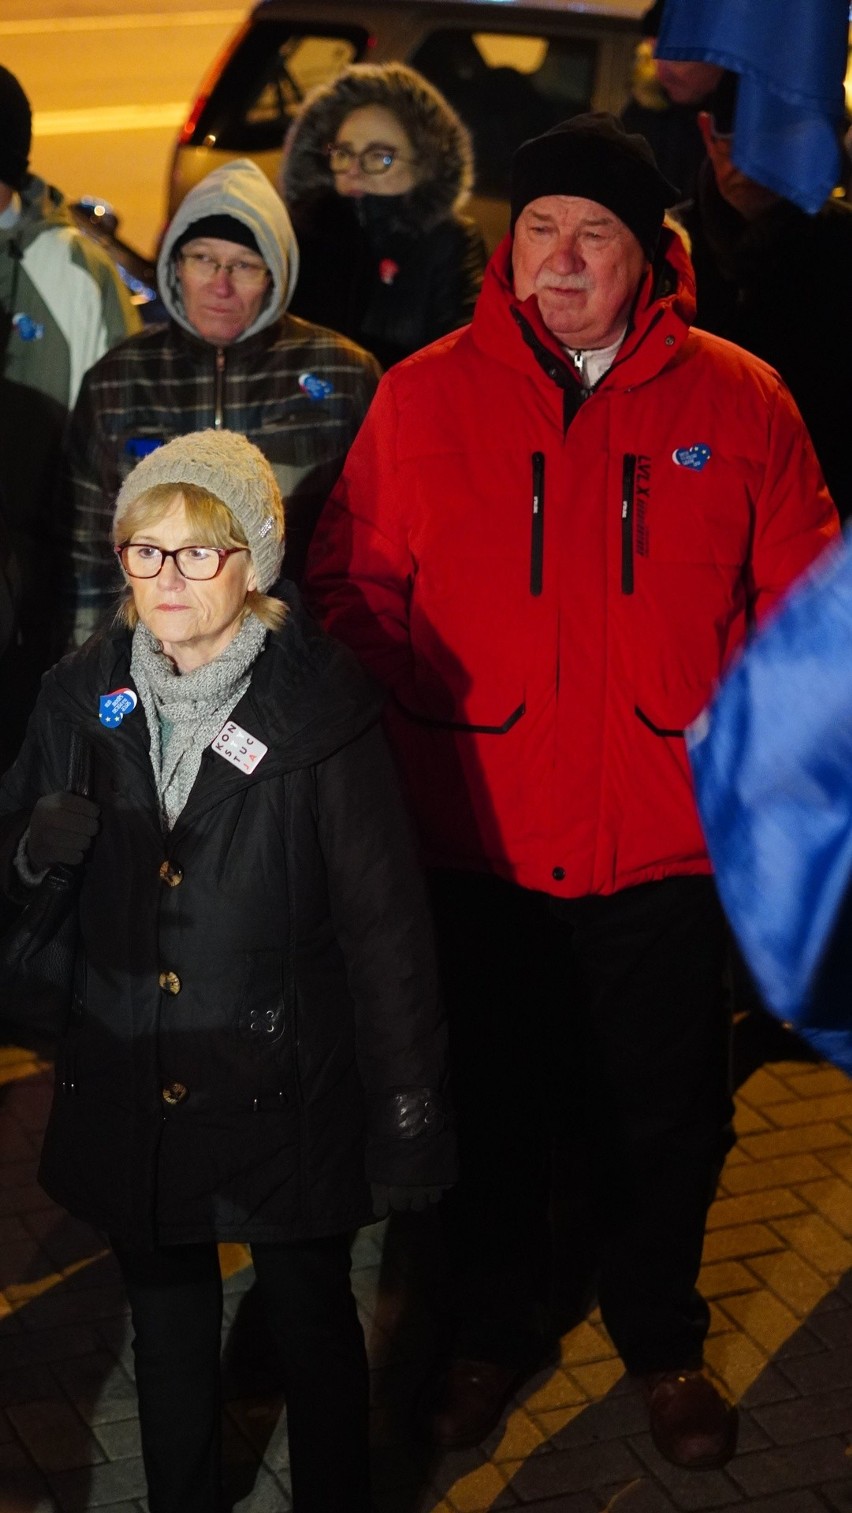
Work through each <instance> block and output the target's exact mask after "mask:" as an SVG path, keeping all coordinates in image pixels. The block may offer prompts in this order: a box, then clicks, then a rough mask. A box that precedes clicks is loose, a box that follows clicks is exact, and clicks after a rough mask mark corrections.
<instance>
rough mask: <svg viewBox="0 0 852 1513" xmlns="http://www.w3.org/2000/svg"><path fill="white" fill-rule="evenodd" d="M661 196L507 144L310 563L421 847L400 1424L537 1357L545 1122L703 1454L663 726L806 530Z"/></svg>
mask: <svg viewBox="0 0 852 1513" xmlns="http://www.w3.org/2000/svg"><path fill="white" fill-rule="evenodd" d="M675 199H676V191H675V190H674V189H673V187H672V186H671V185H670V184H669V183H668V182H667V181H666V180H665V179H664V178H663V176H662V175H661V174H660V172H659V170H658V168H657V166H656V164H655V162H654V159H653V155H652V154H651V152H650V149H649V147H648V145H647V143H646V142H645V140H644V138H642V137H637V136H631V135H628V134H627V133H626V132H624V130H623V129H622V128H621V127H620V126H619V125H618V123H617V122H616V121H615V120H614V119H613V118H612V117H610V116H603V115H597V114H595V115H586V116H578V117H574V118H573V119H572V120H571V121H568V122H567V123H565V124H564V125H563V126H561V127H558V128H555V129H554V130H553V131H551V132H548V133H547V134H545V135H544V136H541V137H537V138H535V139H533V140H532V141H529V142H526V143H525V144H524V145H523V146H522V147H521V148H520V149H519V151H518V153H517V154H516V157H515V162H514V169H513V187H512V231H511V233H510V235H509V236H507V237H506V239H505V241H504V242H503V243H502V244H501V245H500V246H499V247H498V248H497V250H496V252H495V254H494V256H493V258H492V260H491V262H490V264H489V267H488V270H487V272H486V276H485V283H484V286H483V289H482V293H481V295H480V298H479V301H478V304H477V308H476V312H475V315H474V319H473V322H472V324H471V325H470V326H469V327H467V328H465V329H464V330H462V331H460V332H456V333H454V334H453V335H452V336H449V337H446V338H444V339H443V340H441V341H439V342H437V343H435V344H434V345H433V346H431V347H428V348H426V349H425V350H424V351H422V352H420V353H417V354H416V355H415V356H414V357H412V358H410V359H408V361H406V362H404V363H401V364H400V365H399V366H398V367H396V368H395V369H394V370H393V372H392V373H390V374H388V375H387V376H386V378H385V379H384V380H383V381H382V384H381V386H380V388H379V391H378V394H377V396H376V399H375V400H374V402H373V405H372V408H371V410H370V412H369V414H368V417H367V420H366V422H365V424H364V426H363V428H362V430H361V432H360V434H359V436H358V438H357V440H356V442H355V445H354V447H353V448H352V451H351V453H350V456H349V460H348V462H347V465H346V468H345V471H344V473H343V476H342V478H341V480H340V483H339V484H338V486H337V489H336V490H335V493H334V495H333V496H332V499H331V501H330V503H329V504H328V506H327V507H326V511H325V513H324V515H323V517H322V519H321V522H320V526H319V529H318V532H317V534H316V537H315V540H314V548H313V558H312V567H311V573H310V578H311V584H312V592H313V597H314V602H315V604H317V605H318V606H319V608H320V610H321V612H322V614H323V618H324V620H325V623H326V625H327V626H328V627H329V628H330V629H331V630H332V631H334V632H335V634H337V635H338V636H340V637H341V639H343V640H344V641H347V642H348V643H349V644H350V646H352V647H354V649H355V650H356V652H357V653H358V654H359V655H360V656H361V658H362V659H363V661H364V662H365V663H366V664H367V665H368V666H369V667H370V668H372V669H373V671H374V672H375V673H376V674H377V675H378V676H379V677H380V678H381V679H382V680H383V681H384V683H385V684H386V685H387V686H388V687H389V689H390V691H391V694H392V699H391V702H390V708H389V715H388V723H389V729H390V733H391V736H392V739H393V741H394V744H395V747H396V751H397V754H398V756H399V759H400V762H401V765H402V768H403V771H404V773H405V776H406V779H407V782H408V786H409V789H410V793H411V796H412V800H413V804H414V807H415V811H416V814H417V818H418V821H419V825H420V832H421V836H422V841H423V848H424V853H425V856H426V859H427V861H428V863H429V864H430V866H431V868H432V869H433V889H434V898H435V908H436V919H437V924H438V931H439V942H440V945H441V949H442V954H443V959H444V972H445V982H446V990H447V995H448V999H449V1009H450V1016H451V1033H452V1037H453V1044H452V1050H453V1054H454V1057H455V1068H454V1077H455V1090H456V1098H457V1102H458V1110H459V1122H460V1143H461V1158H462V1170H463V1178H462V1182H461V1184H460V1186H459V1188H458V1189H457V1191H456V1192H455V1193H454V1194H453V1195H452V1197H451V1199H450V1200H449V1202H448V1205H447V1215H446V1217H447V1231H448V1240H449V1247H450V1256H451V1259H452V1263H453V1277H454V1281H455V1293H456V1303H457V1310H458V1329H457V1333H456V1336H455V1340H454V1344H453V1348H452V1354H451V1356H450V1358H449V1359H448V1361H446V1362H444V1363H443V1364H442V1368H441V1370H440V1372H439V1373H438V1374H437V1375H436V1376H435V1378H434V1380H433V1381H432V1383H431V1387H430V1391H429V1394H428V1395H427V1397H426V1398H425V1399H424V1401H423V1403H422V1404H421V1413H422V1419H423V1423H424V1427H425V1428H426V1429H427V1431H428V1432H429V1433H430V1435H431V1436H432V1438H433V1439H434V1440H435V1441H437V1442H438V1443H441V1444H444V1445H453V1444H455V1445H458V1444H469V1443H472V1442H475V1441H477V1440H479V1439H480V1438H482V1437H483V1436H484V1435H485V1434H486V1433H487V1432H488V1431H489V1430H490V1429H491V1428H493V1427H494V1425H495V1423H496V1422H497V1421H498V1420H499V1417H500V1415H501V1413H502V1411H503V1408H504V1407H505V1405H506V1402H507V1400H508V1398H509V1397H510V1395H511V1393H512V1392H513V1391H514V1390H515V1389H516V1387H517V1386H518V1385H519V1383H520V1382H521V1381H522V1380H523V1379H524V1377H525V1376H526V1375H529V1374H530V1371H531V1370H532V1369H534V1367H535V1366H536V1364H540V1362H541V1360H542V1358H543V1355H544V1354H545V1351H546V1344H547V1340H548V1321H547V1312H546V1302H547V1286H546V1273H547V1226H546V1220H545V1214H546V1201H547V1191H548V1172H547V1158H548V1154H549V1149H550V1142H551V1139H552V1137H553V1135H554V1132H555V1133H556V1134H557V1136H561V1137H562V1138H563V1140H564V1138H565V1134H566V1128H567V1127H569V1126H570V1128H571V1131H572V1132H573V1134H574V1135H576V1134H577V1133H578V1132H579V1133H580V1134H581V1136H582V1139H583V1142H584V1148H585V1150H586V1151H587V1152H588V1157H589V1169H590V1171H591V1174H592V1178H593V1180H592V1182H591V1184H590V1185H591V1187H592V1190H593V1193H594V1197H595V1203H596V1228H597V1236H596V1239H597V1246H598V1255H599V1265H598V1283H597V1286H598V1298H599V1301H600V1306H601V1312H602V1316H603V1320H604V1323H605V1325H606V1327H607V1329H608V1330H609V1333H610V1335H611V1337H612V1339H613V1341H614V1343H615V1345H616V1347H617V1349H618V1350H619V1352H620V1354H621V1356H622V1358H623V1360H624V1362H625V1365H626V1367H627V1369H628V1370H629V1371H630V1372H631V1373H634V1374H635V1375H637V1376H639V1377H641V1378H642V1379H643V1380H644V1383H645V1385H646V1388H647V1393H648V1398H649V1404H650V1416H651V1428H652V1432H653V1434H654V1438H655V1441H656V1444H657V1446H658V1448H659V1449H660V1451H661V1452H662V1453H663V1454H664V1455H665V1456H667V1457H668V1458H669V1459H670V1460H672V1461H673V1462H675V1463H676V1464H678V1465H684V1466H708V1465H720V1464H722V1463H724V1461H725V1460H726V1459H727V1458H728V1457H729V1456H730V1455H731V1454H732V1453H733V1449H734V1445H735V1440H736V1416H735V1410H734V1409H733V1407H732V1406H731V1405H730V1404H729V1403H727V1402H726V1401H725V1400H724V1399H723V1397H722V1395H721V1394H720V1392H719V1391H718V1389H717V1387H716V1385H715V1384H714V1383H713V1382H712V1381H711V1380H710V1378H709V1377H708V1376H707V1375H706V1374H705V1372H704V1369H703V1344H704V1339H705V1336H706V1333H707V1326H708V1308H707V1305H706V1303H705V1302H704V1300H703V1299H702V1298H701V1296H700V1294H699V1293H698V1291H697V1288H696V1279H697V1276H698V1270H699V1264H700V1259H701V1249H702V1241H703V1233H704V1225H705V1220H706V1214H707V1208H708V1205H709V1203H710V1201H711V1198H712V1195H713V1191H714V1187H715V1184H716V1180H717V1177H718V1174H719V1171H720V1168H721V1164H722V1161H723V1159H724V1156H725V1153H726V1151H727V1150H728V1149H729V1147H730V1143H731V1134H730V1115H731V1099H730V1090H729V1084H728V1070H727V1066H728V1043H729V1023H728V1012H727V1008H726V1001H725V996H724V993H723V960H724V953H725V943H724V927H723V921H722V917H721V914H720V910H719V905H718V902H717V899H716V894H715V889H714V885H713V882H712V879H711V876H710V871H711V869H710V864H709V861H708V857H707V852H706V849H705V845H704V840H703V838H702V834H701V829H700V825H699V821H698V816H697V813H696V808H695V803H694V800H693V793H692V787H691V782H690V775H689V767H688V762H687V758H686V753H685V750H684V740H683V731H684V728H685V726H686V725H688V724H689V722H690V721H691V720H693V719H694V718H695V716H696V715H697V714H698V712H699V710H700V709H701V708H702V707H703V705H704V704H705V703H706V701H707V698H708V696H709V694H710V692H711V690H712V688H713V686H714V683H715V681H716V679H717V678H718V676H719V674H720V672H721V670H722V669H723V667H724V666H725V664H726V663H727V661H728V659H729V658H730V656H731V654H732V652H733V651H734V650H735V648H736V647H737V646H738V645H739V643H740V642H741V641H742V639H743V637H744V636H745V635H746V632H747V628H748V626H749V624H750V622H751V621H752V620H753V619H754V618H755V617H756V616H759V615H761V614H762V613H763V612H764V611H765V610H766V608H768V607H769V606H770V605H771V604H772V603H774V602H775V600H776V599H777V598H778V597H779V596H780V595H781V594H782V593H783V592H784V590H785V589H786V587H787V586H788V584H790V583H791V582H792V581H793V580H794V579H795V578H796V577H797V575H798V574H799V573H800V572H801V570H802V569H803V568H804V567H805V566H806V565H807V564H808V563H809V562H810V561H811V560H812V559H813V558H814V557H815V556H816V555H817V554H818V553H819V552H820V551H821V549H822V548H823V547H824V545H825V544H826V542H827V541H828V539H829V538H830V537H831V536H833V534H834V533H835V531H836V529H837V526H836V519H835V512H834V509H833V506H832V503H831V500H830V498H829V496H828V494H827V492H826V489H825V485H824V483H823V480H822V477H821V474H820V471H819V467H818V464H817V462H816V459H815V456H814V453H813V449H812V447H811V444H810V441H809V439H808V436H807V433H806V431H805V428H804V426H803V424H802V421H801V418H800V416H799V414H798V411H797V410H796V407H795V405H794V403H793V401H792V399H791V397H790V394H789V392H788V391H787V389H786V388H785V386H784V384H783V383H782V382H781V380H780V379H779V378H778V375H777V374H776V373H775V372H774V371H773V370H772V369H770V368H768V367H767V366H766V365H765V364H763V363H761V362H759V361H758V360H756V359H755V358H753V357H751V356H749V355H748V354H747V353H745V352H743V351H741V350H740V349H739V348H737V347H734V346H732V345H730V344H729V343H727V342H724V341H721V340H719V339H717V338H714V337H712V336H709V335H707V334H706V333H704V332H701V331H696V330H693V329H691V327H690V320H691V317H692V315H693V311H694V288H693V278H692V270H691V267H690V263H689V259H688V256H687V254H686V251H685V249H684V246H683V243H682V241H681V240H680V238H679V236H678V235H677V234H675V233H674V232H673V231H672V230H670V229H669V228H668V227H666V226H665V225H664V215H665V209H666V206H667V205H668V204H671V203H672V202H673V201H674V200H675Z"/></svg>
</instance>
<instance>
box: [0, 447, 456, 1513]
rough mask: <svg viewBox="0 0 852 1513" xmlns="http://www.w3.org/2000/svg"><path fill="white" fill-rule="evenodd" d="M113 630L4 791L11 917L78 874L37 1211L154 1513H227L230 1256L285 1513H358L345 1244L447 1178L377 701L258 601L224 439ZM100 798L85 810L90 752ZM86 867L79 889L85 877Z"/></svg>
mask: <svg viewBox="0 0 852 1513" xmlns="http://www.w3.org/2000/svg"><path fill="white" fill-rule="evenodd" d="M115 540H116V549H117V551H118V555H119V560H120V562H121V565H122V567H123V569H124V573H125V577H126V582H127V597H126V599H125V601H124V603H123V606H122V608H121V611H120V614H119V617H118V623H117V625H116V628H115V629H113V630H112V631H110V632H109V633H107V634H104V635H103V636H102V637H100V638H93V640H91V641H90V642H89V643H88V644H87V645H86V646H85V647H84V648H83V649H82V650H81V651H79V652H76V653H74V654H73V655H72V656H70V657H67V658H65V660H64V661H62V662H60V663H59V664H58V666H57V667H56V668H54V670H53V672H52V673H50V674H49V675H48V677H47V679H46V680H45V683H44V686H43V690H42V693H41V695H40V698H39V700H38V704H37V706H36V710H35V714H34V716H33V719H32V722H31V725H30V729H29V732H28V735H27V738H26V741H25V744H24V747H23V749H22V751H21V753H20V755H19V757H18V760H17V762H16V763H15V765H14V766H13V768H12V769H11V770H10V772H9V773H8V774H7V776H6V778H5V779H4V781H3V784H2V788H0V816H2V818H0V848H2V860H3V863H4V875H5V880H6V885H7V890H8V891H10V892H12V893H17V894H18V896H20V897H23V896H25V895H26V892H27V890H28V889H29V888H32V887H33V886H37V884H38V882H39V880H40V878H41V877H43V876H44V874H45V873H46V871H47V870H48V869H50V868H51V867H53V866H55V865H57V864H60V863H66V864H79V863H82V864H83V865H82V869H81V890H80V894H79V947H78V951H77V961H76V968H75V983H74V995H73V1006H72V1010H71V1014H70V1019H69V1022H68V1025H67V1028H66V1030H65V1034H64V1036H63V1038H62V1041H61V1045H60V1048H59V1055H58V1062H57V1069H56V1090H55V1096H54V1103H53V1109H52V1112H51V1116H50V1121H49V1124H48V1129H47V1133H46V1137H45V1143H44V1150H43V1153H42V1163H41V1170H40V1179H41V1181H42V1183H43V1185H44V1187H45V1188H46V1189H47V1191H48V1192H49V1193H50V1194H51V1196H52V1197H54V1198H55V1199H56V1200H57V1201H58V1202H60V1203H62V1204H64V1205H65V1206H66V1207H67V1208H68V1209H69V1211H70V1212H71V1213H73V1214H74V1215H76V1216H77V1217H79V1218H81V1219H84V1220H86V1221H88V1222H89V1223H91V1224H94V1225H95V1226H97V1227H98V1228H99V1229H101V1230H103V1231H104V1232H105V1233H106V1234H107V1236H108V1237H109V1240H110V1242H111V1244H112V1246H113V1248H114V1250H115V1253H116V1256H117V1258H118V1261H119V1263H120V1266H121V1269H122V1272H123V1275H124V1279H125V1283H126V1286H127V1290H128V1294H129V1298H130V1303H131V1310H132V1316H133V1325H134V1331H135V1340H134V1351H135V1357H136V1379H137V1387H138V1393H139V1408H140V1422H141V1427H142V1445H143V1455H144V1460H145V1468H146V1473H147V1477H148V1489H149V1490H148V1496H149V1506H150V1510H151V1513H218V1509H219V1507H220V1493H219V1332H220V1326H221V1316H222V1290H221V1279H220V1275H219V1267H218V1257H217V1251H216V1242H217V1241H220V1240H232V1241H245V1242H247V1243H248V1244H250V1246H251V1249H252V1257H253V1261H254V1266H255V1270H256V1272H257V1276H258V1281H259V1284H260V1286H261V1289H262V1291H263V1292H264V1294H265V1297H266V1302H267V1305H268V1310H269V1322H270V1327H271V1329H272V1330H273V1333H274V1335H275V1337H276V1340H277V1343H278V1345H279V1346H280V1350H281V1354H282V1365H283V1374H284V1382H285V1388H286V1392H287V1400H288V1430H289V1436H290V1448H291V1467H292V1476H293V1489H294V1506H295V1508H296V1510H297V1513H307V1510H311V1513H314V1510H316V1513H329V1510H331V1509H343V1508H345V1509H346V1510H347V1513H366V1510H367V1508H368V1506H369V1492H368V1471H367V1364H366V1355H365V1349H364V1341H363V1336H362V1333H361V1329H360V1325H359V1323H358V1319H357V1315H356V1312H355V1304H354V1300H353V1298H352V1293H351V1289H350V1286H349V1253H348V1239H347V1237H348V1234H349V1232H350V1231H351V1230H352V1228H353V1227H354V1226H356V1225H360V1224H363V1223H365V1222H369V1221H370V1219H371V1218H372V1217H373V1216H374V1208H375V1209H376V1210H377V1211H379V1212H386V1211H387V1208H388V1205H389V1204H390V1206H394V1207H397V1206H399V1207H406V1206H408V1207H418V1206H422V1205H423V1204H424V1203H425V1202H426V1201H428V1200H430V1199H431V1198H433V1197H434V1196H437V1191H438V1189H440V1188H442V1187H444V1186H445V1185H447V1184H449V1183H450V1182H451V1181H452V1179H453V1176H454V1171H453V1159H454V1158H453V1149H452V1136H451V1134H450V1131H449V1129H448V1125H447V1119H446V1115H445V1112H444V1105H443V1098H442V1086H443V1081H444V1026H443V1020H442V1015H441V1012H440V1009H439V1005H438V995H437V991H436V981H435V965H434V960H433V954H432V943H431V933H430V926H429V922H428V917H427V909H426V904H425V901H424V893H423V886H422V883H421V879H420V876H419V873H418V869H417V865H416V861H415V854H414V847H413V842H412V838H411V833H410V829H409V825H408V821H407V817H406V814H405V812H404V809H403V805H402V802H401V799H400V795H399V791H398V788H397V784H396V780H395V776H394V772H393V769H392V765H391V762H390V759H389V756H388V753H387V750H386V747H385V744H384V740H383V737H382V735H381V732H380V728H379V725H378V723H377V722H378V718H379V700H378V699H377V697H376V694H375V691H374V688H373V686H372V685H371V684H369V683H368V681H367V678H366V676H365V675H364V674H363V673H362V672H360V671H359V669H358V667H357V665H356V664H355V662H354V661H353V660H352V659H351V657H350V655H349V653H348V652H346V651H345V650H344V649H343V648H342V647H340V646H339V645H338V644H337V643H336V642H334V641H332V640H331V639H330V638H328V637H326V636H325V635H324V634H323V633H322V632H321V631H320V630H319V629H318V628H317V627H316V626H315V625H314V624H313V623H312V622H311V621H310V620H309V619H308V618H307V616H306V615H305V614H304V613H303V611H302V610H301V608H300V605H299V601H298V596H297V594H296V592H295V590H291V589H290V587H289V586H286V587H285V591H284V593H285V597H284V600H283V601H282V600H280V599H273V598H270V597H269V596H268V595H267V593H266V590H267V589H268V588H269V586H270V585H271V584H272V583H273V582H274V581H275V579H276V577H277V574H278V570H279V567H280V562H281V553H282V550H283V515H282V508H281V500H280V495H279V494H278V490H277V487H276V485H275V480H274V476H273V474H272V471H271V469H270V467H269V465H268V463H267V462H266V461H265V459H264V458H263V457H262V455H261V453H260V452H259V451H258V450H257V449H256V448H255V447H253V446H252V445H251V443H249V442H247V441H246V440H245V439H244V438H242V437H240V436H236V435H234V434H232V433H229V432H214V431H207V432H201V433H196V434H194V435H189V436H183V437H179V438H177V439H176V440H174V441H172V442H169V443H168V444H167V445H166V446H164V447H162V448H161V449H160V450H158V451H156V452H153V453H152V454H151V455H150V456H149V457H147V458H146V459H145V460H144V461H143V462H142V463H140V464H139V466H138V467H137V468H136V469H135V470H134V472H133V473H132V474H131V475H130V476H129V478H128V479H127V480H126V481H125V483H124V485H123V487H122V490H121V492H120V494H119V498H118V504H117V510H116V520H115ZM81 738H82V740H83V741H84V742H85V743H86V746H87V747H88V750H89V753H90V758H91V769H92V776H91V784H90V797H89V798H83V797H79V796H77V795H76V794H73V793H68V792H66V791H65V788H66V772H67V769H68V759H69V752H70V749H71V745H72V742H73V741H75V740H76V741H79V740H80V739H81ZM84 858H85V860H83V859H84Z"/></svg>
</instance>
